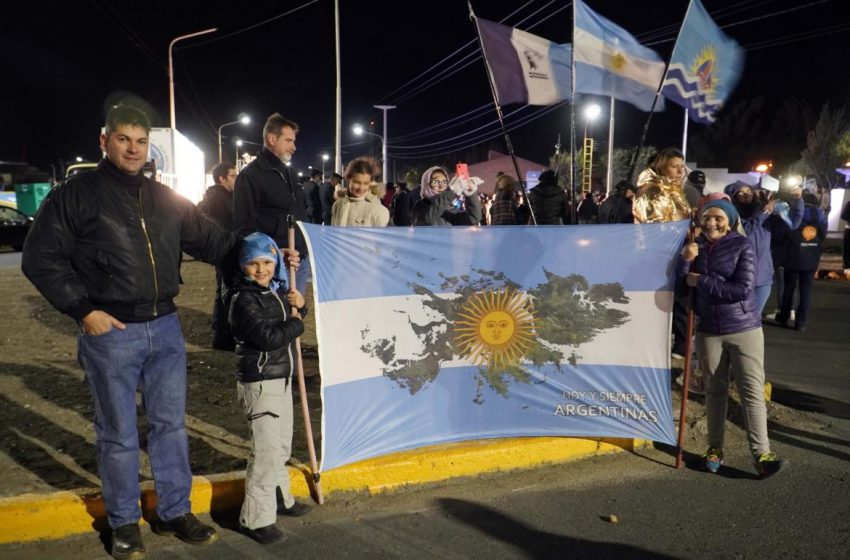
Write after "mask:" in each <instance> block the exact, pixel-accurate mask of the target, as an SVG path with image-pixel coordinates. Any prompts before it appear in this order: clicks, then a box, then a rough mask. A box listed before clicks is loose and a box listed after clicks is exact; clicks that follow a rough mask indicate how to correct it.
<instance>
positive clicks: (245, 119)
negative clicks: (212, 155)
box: [218, 115, 251, 162]
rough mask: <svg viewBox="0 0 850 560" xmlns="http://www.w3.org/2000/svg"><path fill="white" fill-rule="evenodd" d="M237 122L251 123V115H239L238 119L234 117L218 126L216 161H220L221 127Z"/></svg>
mask: <svg viewBox="0 0 850 560" xmlns="http://www.w3.org/2000/svg"><path fill="white" fill-rule="evenodd" d="M239 123H242V124H251V117H249V116H248V115H240V117H239V118H238V119H236V120H235V121H231V122H229V123H224V124H223V125H221V126H220V127H218V161H219V162H221V129H222V128H224V127H225V126H230V125H232V124H239Z"/></svg>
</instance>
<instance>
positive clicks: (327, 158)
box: [322, 154, 331, 181]
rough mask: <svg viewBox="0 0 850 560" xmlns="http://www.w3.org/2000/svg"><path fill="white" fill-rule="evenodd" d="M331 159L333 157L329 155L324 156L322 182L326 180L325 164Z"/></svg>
mask: <svg viewBox="0 0 850 560" xmlns="http://www.w3.org/2000/svg"><path fill="white" fill-rule="evenodd" d="M329 159H331V156H330V155H328V154H322V181H324V180H325V162H326V161H328V160H329Z"/></svg>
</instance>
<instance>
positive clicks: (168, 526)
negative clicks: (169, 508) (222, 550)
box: [151, 513, 218, 544]
mask: <svg viewBox="0 0 850 560" xmlns="http://www.w3.org/2000/svg"><path fill="white" fill-rule="evenodd" d="M151 529H153V532H154V533H156V534H157V535H162V536H168V537H177V538H178V539H180V540H181V541H183V542H187V543H189V544H210V543H214V542H215V541H216V540H218V533H217V532H216V530H215V529H213V528H212V527H210V526H209V525H204V524H203V523H201V522H200V521H198V518H197V517H195V516H194V515H193V514H191V513H184V514H183V515H181V516H180V517H176V518H174V519H172V520H170V521H163V520H162V519H157V520H156V522H155V523H153V524H152V525H151Z"/></svg>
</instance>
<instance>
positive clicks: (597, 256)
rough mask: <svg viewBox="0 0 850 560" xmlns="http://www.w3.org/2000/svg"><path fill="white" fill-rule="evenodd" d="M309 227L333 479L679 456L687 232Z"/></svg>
mask: <svg viewBox="0 0 850 560" xmlns="http://www.w3.org/2000/svg"><path fill="white" fill-rule="evenodd" d="M299 225H300V227H301V228H302V230H303V231H304V237H305V239H306V241H307V243H308V249H309V255H310V264H311V265H312V268H313V273H314V283H313V296H314V306H313V308H314V309H315V313H316V314H315V317H316V337H317V340H318V349H319V366H320V372H321V379H322V389H321V394H322V411H323V415H322V453H321V460H322V470H327V469H332V468H334V467H338V466H341V465H345V464H348V463H352V462H354V461H360V460H363V459H368V458H371V457H376V456H379V455H384V454H387V453H392V452H397V451H403V450H408V449H413V448H418V447H423V446H429V445H435V444H441V443H446V442H453V441H463V440H476V439H487V438H502V437H524V436H578V437H592V438H599V437H603V438H604V437H613V438H639V439H649V440H654V441H660V442H665V443H668V444H673V443H674V442H675V439H676V436H675V430H674V428H673V418H672V402H671V395H670V318H671V310H672V305H673V303H672V302H673V292H672V289H673V278H672V276H671V275H672V273H673V272H672V271H673V263H674V261H675V259H676V258H677V257H678V253H679V250H680V248H681V246H682V242H683V240H684V236H685V233H686V231H687V228H688V222H687V221H682V222H673V223H659V224H644V225H641V226H639V227H637V226H634V225H631V224H626V225H610V226H604V227H603V226H598V225H596V226H542V227H534V226H505V227H500V226H492V227H418V228H342V227H328V226H319V225H314V224H305V223H300V224H299Z"/></svg>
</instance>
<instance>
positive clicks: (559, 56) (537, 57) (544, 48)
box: [475, 18, 572, 105]
mask: <svg viewBox="0 0 850 560" xmlns="http://www.w3.org/2000/svg"><path fill="white" fill-rule="evenodd" d="M475 21H476V22H477V24H478V33H479V35H480V36H481V44H482V47H483V53H484V60H485V61H486V63H487V67H488V68H489V69H490V75H491V76H492V77H493V85H494V86H495V89H496V98H497V100H498V102H499V105H508V104H510V103H524V104H526V105H554V104H555V103H558V102H560V101H563V100H565V99H569V98H570V82H571V73H570V57H571V56H572V54H571V52H570V45H559V44H557V43H553V42H551V41H547V40H546V39H544V38H542V37H538V36H537V35H532V34H531V33H526V32H525V31H520V30H519V29H514V28H512V27H507V26H505V25H502V24H500V23H495V22H492V21H487V20H486V19H481V18H475Z"/></svg>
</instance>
